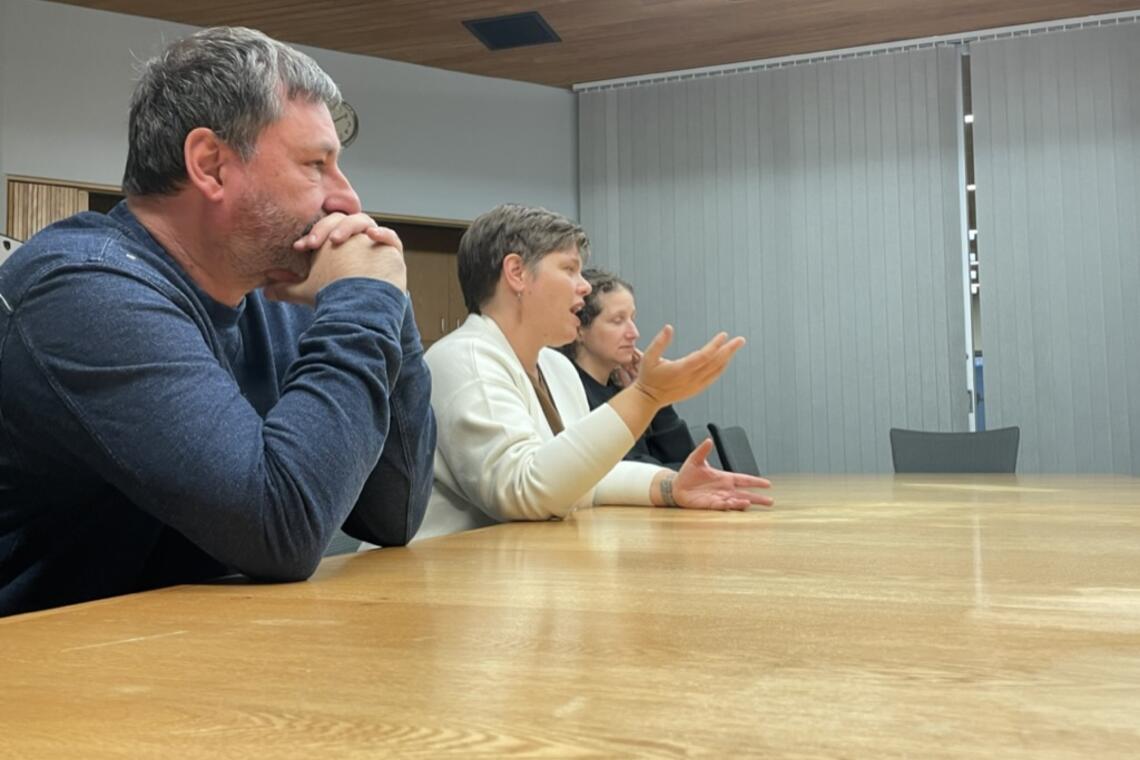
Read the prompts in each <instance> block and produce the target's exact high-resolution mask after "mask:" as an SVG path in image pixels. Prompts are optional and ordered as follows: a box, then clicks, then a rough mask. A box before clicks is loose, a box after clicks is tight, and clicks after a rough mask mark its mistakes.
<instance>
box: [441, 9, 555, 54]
mask: <svg viewBox="0 0 1140 760" xmlns="http://www.w3.org/2000/svg"><path fill="white" fill-rule="evenodd" d="M463 25H464V26H465V27H467V29H468V31H470V32H471V33H472V34H474V35H475V36H476V37H477V38H478V39H479V41H480V42H482V43H483V44H484V45H486V46H487V49H488V50H509V49H510V48H517V47H525V46H527V45H544V44H546V43H548V42H561V41H562V38H561V37H559V36H558V35H557V34H555V33H554V30H553V29H551V28H550V24H548V23H546V19H544V18H543V17H542V16H540V15H539V13H538V11H531V12H529V13H513V14H511V15H510V16H494V17H492V18H477V19H472V20H470V21H464V22H463Z"/></svg>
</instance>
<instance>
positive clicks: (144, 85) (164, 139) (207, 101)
mask: <svg viewBox="0 0 1140 760" xmlns="http://www.w3.org/2000/svg"><path fill="white" fill-rule="evenodd" d="M293 99H301V100H305V101H308V102H311V103H317V102H323V103H325V104H326V105H327V106H328V107H329V108H330V109H332V108H334V107H335V106H336V105H337V104H338V103H340V90H338V89H337V86H336V84H335V83H334V82H333V81H332V79H331V78H330V77H329V75H328V74H326V73H325V72H324V71H323V70H322V69H321V67H320V66H318V65H317V64H316V62H315V61H314V60H313V59H312V58H310V57H309V56H307V55H305V54H304V53H301V52H299V51H297V50H294V49H293V48H291V47H289V46H288V45H285V44H283V43H281V42H278V41H277V40H274V39H271V38H270V37H267V36H266V35H265V34H263V33H261V32H259V31H256V30H254V29H246V28H244V27H215V28H212V29H203V30H201V31H199V32H196V33H194V34H192V35H191V36H189V37H187V38H185V39H182V40H179V41H177V42H174V43H172V44H171V45H169V46H168V47H167V48H166V49H165V50H164V51H163V52H162V53H161V54H160V55H158V56H157V57H155V58H152V59H151V60H149V61H147V62H146V63H145V64H143V68H142V72H141V77H140V79H139V82H138V84H137V85H136V86H135V92H134V95H133V96H132V97H131V113H130V137H129V140H130V142H129V146H128V152H127V168H126V170H125V172H124V174H123V190H124V191H125V192H126V193H127V194H128V195H152V194H169V193H172V192H174V191H175V190H177V189H178V187H179V186H180V185H181V184H182V183H183V182H185V181H186V177H187V175H186V164H185V160H184V157H183V146H184V144H185V142H186V136H187V135H188V134H190V132H191V131H192V130H194V129H197V128H198V127H207V128H209V129H211V130H213V131H214V133H215V134H217V135H218V137H219V138H221V139H222V140H223V141H225V143H226V144H227V145H229V146H230V147H231V148H233V149H234V150H235V151H237V153H238V155H240V156H241V157H242V159H243V160H247V161H248V160H249V158H250V157H251V156H252V155H253V148H254V145H255V143H256V142H257V137H258V135H260V134H261V131H262V130H263V129H264V128H265V127H266V126H268V125H269V124H271V123H272V122H274V121H275V120H277V119H278V118H280V117H281V114H282V112H283V110H284V107H285V103H286V102H287V101H289V100H293Z"/></svg>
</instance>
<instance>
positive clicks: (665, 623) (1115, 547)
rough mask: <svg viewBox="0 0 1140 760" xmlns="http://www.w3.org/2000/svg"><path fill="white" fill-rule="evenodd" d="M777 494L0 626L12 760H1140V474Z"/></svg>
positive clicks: (829, 483) (854, 480) (439, 547)
mask: <svg viewBox="0 0 1140 760" xmlns="http://www.w3.org/2000/svg"><path fill="white" fill-rule="evenodd" d="M774 480H775V481H776V484H777V488H776V490H775V496H776V497H777V499H778V506H777V507H776V508H775V509H772V510H770V511H767V510H756V511H752V512H749V513H747V514H713V513H697V512H685V511H681V510H649V509H634V508H607V509H598V510H592V511H588V512H584V513H581V514H578V515H576V516H574V517H573V518H572V519H569V520H567V521H565V522H562V523H544V524H513V525H502V526H496V527H493V528H489V529H485V530H481V531H475V532H471V533H467V534H463V535H456V536H449V537H445V538H440V539H435V540H428V541H424V542H421V543H418V544H414V545H413V546H412V547H410V548H407V549H384V550H380V551H374V552H367V553H361V554H357V555H351V556H347V557H338V558H334V559H330V560H327V561H326V562H325V563H324V564H323V565H322V567H321V569H320V571H319V572H318V574H317V576H316V577H315V578H314V579H313V580H311V581H309V582H307V583H296V584H288V585H276V586H257V585H248V584H238V583H219V584H216V585H206V586H183V587H178V588H172V589H165V590H160V591H154V592H149V593H145V594H139V595H135V596H130V597H121V598H117V599H111V600H105V601H102V602H96V603H91V604H86V605H78V606H75V607H70V608H63V609H59V610H53V611H47V612H42V613H34V614H31V615H23V616H17V617H12V618H7V619H3V620H0V644H2V652H3V661H2V665H0V667H2V668H3V673H4V678H3V685H2V686H0V757H28V758H37V759H38V758H96V757H159V756H162V757H173V758H218V757H234V758H252V757H257V758H261V757H265V758H285V757H305V758H309V757H311V758H334V757H379V756H388V755H395V756H403V757H418V756H427V757H432V756H442V755H456V756H462V757H474V756H483V757H503V756H522V757H526V756H543V757H566V756H573V757H614V756H637V757H676V756H685V755H692V756H698V757H740V756H765V757H852V758H857V757H922V758H929V757H945V756H971V757H978V756H992V757H1033V758H1038V757H1073V758H1077V757H1080V758H1087V757H1097V758H1102V757H1111V756H1118V757H1129V756H1131V757H1135V756H1136V755H1137V753H1140V480H1137V479H1131V478H1112V477H1093V478H1080V477H1029V476H1019V477H1012V476H1001V477H994V476H990V477H960V476H958V477H955V476H950V477H924V478H915V477H910V478H907V477H902V476H900V477H898V478H895V477H890V476H887V477H877V476H867V477H835V476H830V477H829V476H786V477H777V478H774Z"/></svg>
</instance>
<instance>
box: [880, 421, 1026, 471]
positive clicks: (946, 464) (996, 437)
mask: <svg viewBox="0 0 1140 760" xmlns="http://www.w3.org/2000/svg"><path fill="white" fill-rule="evenodd" d="M1020 441H1021V428H1018V427H1007V428H998V429H997V430H983V431H980V432H977V433H931V432H927V431H924V430H903V429H902V428H891V458H892V459H893V460H894V464H895V472H1015V471H1016V470H1017V448H1018V444H1019V443H1020Z"/></svg>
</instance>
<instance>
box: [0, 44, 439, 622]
mask: <svg viewBox="0 0 1140 760" xmlns="http://www.w3.org/2000/svg"><path fill="white" fill-rule="evenodd" d="M339 99H340V94H339V92H338V90H337V88H336V85H335V84H334V83H333V82H332V80H331V79H329V77H328V76H327V75H326V74H325V73H324V72H323V71H322V70H321V69H320V68H319V67H318V66H317V65H316V64H315V63H314V62H313V61H312V60H311V59H310V58H308V57H307V56H305V55H303V54H301V53H299V52H297V51H295V50H292V49H291V48H289V47H287V46H285V45H283V44H281V43H278V42H276V41H274V40H271V39H269V38H268V37H266V36H265V35H263V34H261V33H259V32H254V31H251V30H247V29H207V30H204V31H201V32H199V33H197V34H195V35H193V36H191V37H189V38H187V39H186V40H182V41H180V42H176V43H174V44H172V45H171V46H170V47H168V48H167V49H166V51H165V52H164V53H163V54H162V55H160V56H159V57H158V58H156V59H154V60H152V61H150V62H149V63H148V64H147V66H146V69H145V71H144V72H143V75H142V78H141V80H140V82H139V83H138V86H137V88H136V91H135V94H134V97H133V99H132V101H131V111H130V145H129V155H128V157H127V167H126V172H125V176H124V181H123V185H124V189H125V191H126V195H127V200H125V201H124V202H123V203H121V204H119V205H118V206H117V207H116V208H115V209H114V210H112V211H111V213H110V214H107V215H101V214H95V213H83V214H79V215H77V216H75V217H72V218H70V219H67V220H65V221H63V222H60V223H58V224H55V225H52V226H51V227H49V228H47V229H46V230H44V231H43V232H41V233H40V234H38V235H36V236H35V237H33V238H32V239H31V240H30V241H28V243H27V244H26V245H24V246H23V247H22V248H20V249H19V250H18V251H17V252H16V253H15V254H14V255H12V257H11V258H10V259H8V260H7V261H6V262H5V263H4V265H3V266H2V267H0V615H3V614H11V613H16V612H25V611H29V610H35V609H42V608H46V607H52V606H56V605H61V604H70V603H74V602H81V601H85V600H89V599H97V598H100V597H106V596H111V595H115V594H122V593H127V592H132V591H138V590H142V589H147V588H154V587H158V586H163V585H169V584H174V583H184V582H194V581H200V580H205V579H208V578H213V577H217V576H220V575H223V574H227V573H231V572H240V573H244V574H245V575H247V576H249V577H251V578H256V579H264V580H278V581H284V580H300V579H304V578H306V577H308V576H309V575H310V574H311V573H312V572H313V570H314V569H315V568H316V566H317V563H318V562H319V561H320V559H321V555H322V553H323V551H324V550H325V548H326V547H327V545H328V543H329V541H330V539H331V538H332V537H333V536H334V534H335V532H336V530H337V529H338V528H341V527H342V526H343V528H344V530H345V531H346V532H348V533H349V534H350V535H353V536H355V537H357V538H360V539H364V540H367V541H371V542H373V543H377V544H381V545H400V544H405V543H407V542H408V540H410V539H411V537H412V536H413V535H414V534H415V532H416V529H417V528H418V527H419V524H420V521H421V519H422V517H423V511H424V508H425V505H426V503H427V499H428V495H429V494H430V491H431V478H432V455H433V451H434V448H435V423H434V420H433V418H432V416H431V409H430V406H429V401H430V379H429V376H428V370H427V367H426V365H425V364H424V361H423V356H422V354H423V351H422V347H421V345H420V338H419V334H418V333H417V331H416V326H415V322H414V320H413V317H412V308H411V305H410V303H409V301H408V297H407V295H406V294H405V289H406V273H405V268H404V261H403V254H402V250H401V244H400V241H399V239H398V238H397V237H396V236H395V234H394V233H393V232H392V231H390V230H386V229H384V228H380V227H377V226H376V225H375V223H374V222H373V221H372V220H371V219H370V218H369V217H368V216H366V215H364V214H362V213H361V206H360V200H359V198H357V196H356V193H355V192H354V191H353V189H352V187H351V185H349V183H348V180H347V179H346V178H345V176H344V175H343V174H342V173H341V171H340V169H339V168H338V166H337V158H338V152H339V144H338V141H337V135H336V131H335V129H334V127H333V122H332V119H331V117H330V108H332V107H334V106H335V105H336V104H337V103H338V102H339Z"/></svg>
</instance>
